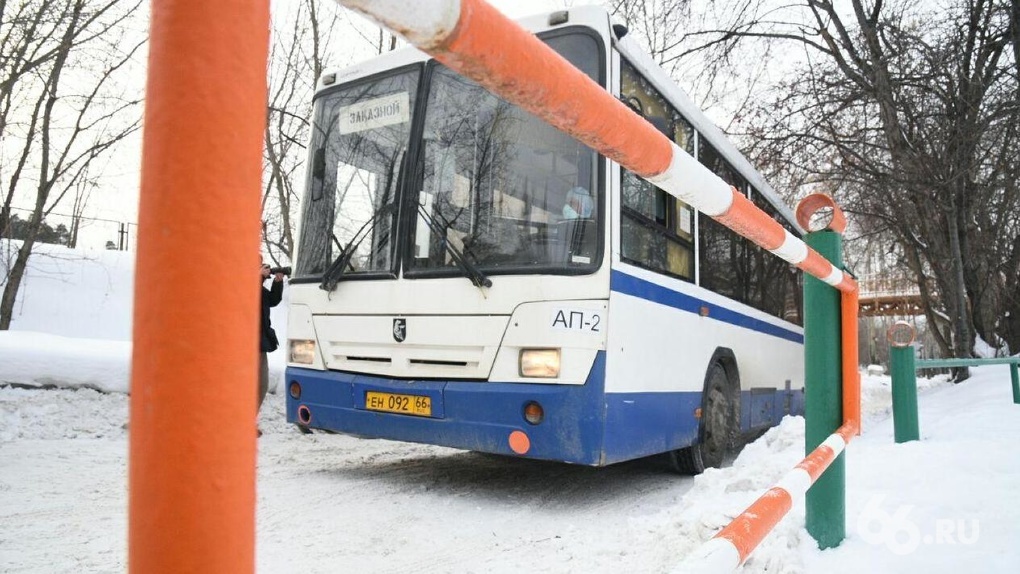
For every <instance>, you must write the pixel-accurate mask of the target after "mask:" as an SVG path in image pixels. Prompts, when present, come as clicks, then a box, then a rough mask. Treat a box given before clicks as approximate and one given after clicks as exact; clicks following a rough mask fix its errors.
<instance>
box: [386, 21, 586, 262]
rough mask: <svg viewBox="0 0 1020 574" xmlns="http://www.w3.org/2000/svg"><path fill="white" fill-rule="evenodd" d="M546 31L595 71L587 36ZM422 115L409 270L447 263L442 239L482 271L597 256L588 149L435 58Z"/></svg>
mask: <svg viewBox="0 0 1020 574" xmlns="http://www.w3.org/2000/svg"><path fill="white" fill-rule="evenodd" d="M546 41H547V43H548V44H549V45H550V46H551V47H552V48H553V49H555V50H557V51H558V52H560V53H561V54H562V55H564V56H565V57H566V58H567V59H568V60H570V61H571V62H572V63H573V64H574V65H575V66H577V67H578V68H580V69H581V70H583V71H585V72H587V73H588V74H589V75H590V76H591V77H592V78H593V79H595V80H596V81H598V77H599V74H598V65H599V57H598V54H599V51H598V47H597V45H596V43H595V40H594V38H592V37H590V36H587V35H582V34H571V35H565V36H557V37H553V38H549V39H547V40H546ZM424 121H425V126H424V132H423V146H424V150H423V154H422V155H423V165H422V166H421V167H420V168H419V169H421V170H422V185H421V187H420V188H419V190H418V202H417V203H418V205H417V208H416V210H417V217H416V219H415V226H414V230H413V232H412V238H413V245H412V250H413V254H412V257H411V258H410V261H409V262H408V264H407V265H406V267H407V271H408V274H409V275H412V276H413V275H414V274H415V273H416V272H417V273H425V272H431V273H435V272H436V271H437V270H444V269H454V270H455V269H456V265H457V264H456V262H455V260H454V257H452V256H451V254H450V253H449V250H447V249H445V248H444V243H445V242H449V243H451V244H452V245H454V246H455V247H457V248H458V249H459V250H460V251H461V252H462V253H463V255H464V257H465V258H466V259H467V260H468V261H470V262H472V263H473V264H475V265H476V266H478V267H479V268H480V269H482V270H484V271H486V272H488V273H493V272H496V273H499V272H504V273H505V272H515V271H516V272H522V271H527V270H529V269H536V268H557V269H564V268H568V269H586V268H587V269H590V268H592V266H593V265H595V264H597V260H596V258H597V255H598V251H599V250H598V247H599V241H598V237H599V226H598V224H597V222H598V221H599V219H600V218H599V204H600V202H599V198H598V193H597V192H598V189H597V186H596V185H595V183H596V180H595V165H596V161H595V158H596V156H595V153H594V152H593V151H592V150H591V149H589V148H588V147H586V146H584V145H582V144H581V143H579V142H577V141H576V140H574V139H573V138H571V137H570V136H568V135H566V134H564V133H562V132H560V131H558V130H556V129H555V128H553V127H551V126H550V125H548V124H546V123H545V122H543V121H541V120H540V119H538V118H537V117H535V116H533V115H531V114H529V113H528V112H525V111H523V110H521V109H520V108H518V107H516V106H513V105H511V104H509V103H507V102H505V101H504V100H502V99H500V98H497V97H496V96H493V95H492V94H490V93H489V92H488V91H486V90H485V89H484V88H482V87H481V86H479V85H478V84H475V83H474V82H472V81H471V80H468V79H465V78H463V77H461V76H459V75H457V74H456V73H454V72H452V71H450V70H449V69H447V68H446V67H443V66H438V65H437V67H436V69H435V72H434V74H433V76H432V84H431V88H430V90H429V96H428V101H427V105H426V112H425V120H424Z"/></svg>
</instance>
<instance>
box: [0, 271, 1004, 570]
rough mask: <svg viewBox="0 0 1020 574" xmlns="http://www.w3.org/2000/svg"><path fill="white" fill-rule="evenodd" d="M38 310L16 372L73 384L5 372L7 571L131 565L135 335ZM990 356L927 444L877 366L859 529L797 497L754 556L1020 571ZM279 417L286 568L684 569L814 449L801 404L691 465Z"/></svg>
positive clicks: (932, 385) (2, 365)
mask: <svg viewBox="0 0 1020 574" xmlns="http://www.w3.org/2000/svg"><path fill="white" fill-rule="evenodd" d="M96 259H101V257H97V258H94V260H96ZM90 264H91V263H90ZM37 284H45V282H37ZM65 288H66V285H65ZM51 296H56V295H54V294H51ZM85 307H86V308H87V309H92V308H93V307H94V306H88V305H86V306H85ZM24 308H25V309H26V312H25V313H26V314H28V312H29V311H28V310H29V309H30V306H28V305H26V306H25V307H24ZM42 308H45V306H42ZM68 312H71V311H68ZM110 317H111V315H110V314H106V315H99V316H96V317H94V318H93V319H91V320H93V321H104V320H112V319H111V318H110ZM20 320H21V321H23V323H22V324H23V325H31V329H32V330H46V331H47V333H48V334H40V333H33V332H30V330H29V329H22V330H20V331H17V330H16V331H12V332H9V333H0V382H5V381H6V382H13V383H17V384H18V385H22V386H36V387H38V386H40V385H46V386H50V387H56V388H47V389H39V388H33V389H26V388H17V387H13V386H9V385H8V386H0V572H12V573H17V572H76V573H77V572H122V571H124V570H125V569H126V529H127V516H126V510H127V506H126V504H127V497H126V486H127V474H126V470H127V467H126V453H127V444H128V443H127V441H128V432H129V431H128V428H127V425H126V422H127V421H126V417H127V412H128V408H127V405H128V397H127V395H126V394H124V392H123V391H124V390H126V389H127V382H126V376H125V375H124V373H127V372H128V367H127V360H128V356H129V355H130V351H129V345H130V344H129V343H128V342H125V341H116V340H107V341H97V340H95V339H83V338H80V335H76V334H73V333H67V332H64V331H61V327H62V326H61V325H59V324H57V325H52V326H48V325H47V324H46V321H45V320H42V319H35V318H32V317H26V316H22V318H21V319H20ZM274 322H275V319H274ZM17 326H18V323H16V324H15V327H17ZM103 330H104V331H106V332H116V331H117V330H116V329H114V328H111V327H109V326H107V327H103ZM127 331H129V329H127ZM54 334H55V335H54ZM56 335H63V336H56ZM104 373H105V375H104ZM974 374H975V376H974V377H973V378H972V379H971V380H969V381H967V382H965V383H963V384H960V385H949V384H947V383H945V382H939V381H926V380H922V382H921V384H920V386H921V392H920V396H919V402H920V405H921V412H920V425H921V441H919V442H914V443H908V444H902V445H896V444H894V442H893V438H892V435H893V431H892V421H891V419H890V418H889V379H888V377H881V376H868V377H866V378H865V380H864V401H865V402H864V412H865V417H866V421H865V433H864V435H863V436H861V437H859V438H857V439H856V440H855V441H854V442H853V443H851V445H850V446H849V448H848V459H847V479H848V489H847V491H848V498H847V539H846V541H845V542H844V543H843V544H842V545H841V546H840V547H839V548H836V549H832V550H827V551H824V552H822V551H819V550H818V549H817V548H816V547H815V546H814V543H813V541H812V539H811V538H810V536H809V535H808V534H807V532H806V531H805V530H804V527H803V525H804V507H803V501H798V503H797V504H796V505H795V506H794V509H793V510H792V511H791V513H790V515H789V516H788V517H787V518H786V519H785V520H784V521H783V522H781V523H780V524H779V526H778V527H777V528H776V529H775V531H774V532H773V533H772V534H771V535H770V536H769V538H767V539H766V541H765V542H764V543H763V544H762V546H760V547H759V549H758V550H757V551H756V552H755V553H754V554H753V555H752V558H751V559H750V560H749V561H748V563H747V564H746V565H745V567H744V568H743V570H742V571H743V572H756V573H757V572H769V573H800V572H805V573H814V572H826V573H828V572H846V573H851V572H852V573H854V574H859V573H860V572H887V573H912V572H916V573H930V572H936V573H938V572H959V571H969V572H981V573H985V572H1003V573H1015V572H1018V571H1020V547H1018V546H1017V544H1016V541H1017V540H1018V539H1020V491H1018V490H1017V488H1016V484H1017V483H1018V480H1020V456H1018V455H1017V454H1016V448H1015V446H1014V443H1015V442H1016V437H1018V436H1020V406H1017V405H1013V404H1012V399H1011V393H1010V384H1009V371H1008V368H1006V367H1005V366H997V367H985V368H980V369H975V370H974ZM118 377H120V378H121V379H123V380H121V379H118ZM96 388H98V389H107V390H109V391H114V392H98V391H96V390H94V389H96ZM118 391H119V392H118ZM261 428H262V429H263V431H265V435H264V436H263V437H262V438H261V439H260V440H259V458H258V508H257V528H258V532H257V564H258V568H259V571H261V572H269V573H277V572H323V573H326V572H330V573H332V572H412V571H414V572H520V571H529V572H586V573H587V572H606V573H609V572H614V573H615V572H621V571H632V572H638V573H644V572H649V573H656V572H670V571H672V570H673V569H674V568H675V566H676V565H677V563H678V562H679V560H680V558H682V557H683V556H684V555H685V554H687V553H689V552H690V551H691V550H693V549H694V548H695V547H696V546H697V545H698V544H699V543H701V542H702V541H704V540H707V539H708V538H710V537H711V536H712V535H713V534H714V533H715V532H716V531H717V530H718V529H719V528H721V527H722V526H723V525H724V524H726V523H727V522H728V521H729V520H730V519H731V518H732V517H733V516H735V515H736V514H738V513H739V512H740V511H742V510H743V509H744V508H745V507H746V506H747V505H748V504H750V503H751V502H752V501H753V500H754V499H755V498H756V497H757V496H758V495H759V494H761V493H762V492H763V491H764V490H766V489H767V488H768V487H769V486H771V485H772V484H773V483H774V482H775V481H776V480H777V479H778V478H779V477H780V476H781V475H782V474H783V473H785V472H786V471H787V470H789V469H790V468H791V467H792V466H793V465H794V464H796V463H797V462H798V461H799V460H800V459H801V458H802V456H803V440H804V439H803V431H804V424H803V419H801V418H787V419H785V420H784V422H783V424H782V425H780V427H778V428H776V429H773V430H772V431H770V432H769V433H767V434H766V435H765V436H764V437H762V438H761V439H759V440H758V441H756V442H755V443H753V444H751V445H749V446H748V447H747V448H745V449H744V451H743V453H742V454H741V455H740V456H739V457H737V458H736V460H735V461H734V462H733V463H732V465H731V466H729V467H728V468H724V469H721V470H714V471H709V472H706V473H705V474H704V475H701V476H699V477H697V478H690V477H678V476H675V475H672V474H670V473H669V472H667V471H666V469H665V466H664V464H663V461H661V460H656V459H649V460H642V461H636V462H632V463H626V464H622V465H617V466H612V467H608V468H604V469H592V468H584V467H574V466H568V465H561V464H554V463H543V462H536V461H528V460H517V459H510V458H502V457H496V456H489V455H482V454H475V453H465V452H460V451H455V450H450V449H444V448H440V447H430V446H422V445H412V444H404V443H395V442H390V441H382V440H363V439H356V438H352V437H345V436H340V435H328V434H315V435H311V436H306V435H302V434H300V433H298V432H297V431H296V430H295V429H293V428H292V427H290V426H288V425H287V424H286V423H285V421H284V419H283V399H282V397H280V396H279V395H270V397H269V398H268V399H267V403H266V405H265V406H264V407H263V417H262V421H261Z"/></svg>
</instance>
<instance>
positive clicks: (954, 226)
mask: <svg viewBox="0 0 1020 574" xmlns="http://www.w3.org/2000/svg"><path fill="white" fill-rule="evenodd" d="M955 211H956V210H954V213H948V214H946V219H947V221H948V222H949V249H950V256H951V257H952V258H953V281H952V284H953V299H954V301H955V302H956V313H954V314H953V339H954V341H953V349H954V351H955V352H954V354H955V355H956V356H957V357H959V358H966V357H970V356H971V354H972V353H971V348H972V347H973V346H974V345H973V344H972V343H973V341H972V340H971V337H970V330H969V329H968V328H967V326H968V321H967V317H968V316H969V315H970V313H968V312H967V293H966V284H965V283H964V281H963V253H962V251H961V249H960V228H959V224H958V222H957V220H956V217H957V214H956V213H955ZM968 378H970V369H969V368H967V367H959V368H957V369H953V379H954V380H955V381H957V382H960V381H964V380H966V379H968Z"/></svg>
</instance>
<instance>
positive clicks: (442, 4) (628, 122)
mask: <svg viewBox="0 0 1020 574" xmlns="http://www.w3.org/2000/svg"><path fill="white" fill-rule="evenodd" d="M339 1H340V3H341V4H343V5H344V6H346V7H348V8H351V9H353V10H356V11H358V12H361V13H362V14H364V15H366V16H367V17H369V18H371V19H372V20H375V21H376V22H378V23H379V24H381V25H383V26H385V27H387V28H389V29H390V30H392V31H394V32H396V33H398V34H400V35H401V36H403V37H404V38H406V39H407V40H408V41H409V42H411V43H412V44H414V45H415V46H416V47H418V48H419V49H421V50H423V51H424V52H427V53H429V54H431V55H432V56H433V57H435V58H436V59H437V60H439V61H440V62H442V63H443V64H445V65H446V66H448V67H449V68H451V69H453V70H454V71H456V72H458V73H459V74H461V75H462V76H465V77H468V78H471V79H472V80H474V81H476V82H478V83H479V84H481V85H483V86H485V87H486V88H487V89H488V90H489V91H491V92H492V93H494V94H497V95H499V96H500V97H502V98H504V99H505V100H507V101H509V102H511V103H513V104H515V105H517V106H519V107H521V108H523V109H525V110H527V111H529V112H531V113H532V114H534V115H536V116H538V117H540V118H542V119H543V120H545V121H546V122H547V123H549V124H550V125H553V126H555V127H556V128H558V129H559V130H561V131H563V132H565V133H567V134H570V135H571V136H573V137H574V138H576V139H577V140H578V141H581V142H582V143H584V144H586V145H587V146H589V147H591V148H592V149H595V150H596V151H598V152H599V153H601V154H602V155H604V156H605V157H608V158H609V159H612V160H614V161H616V162H617V163H619V164H620V165H622V166H623V167H625V168H627V169H628V170H630V171H632V172H634V173H636V174H637V175H639V176H641V177H643V178H644V179H646V180H647V181H649V182H651V183H653V184H654V185H656V186H658V187H660V188H662V189H664V190H665V191H666V192H667V193H669V194H671V195H673V196H674V197H676V198H678V199H680V200H681V201H684V202H686V203H687V204H689V205H691V206H692V207H694V208H695V209H697V210H699V211H701V212H702V213H705V214H707V215H709V216H711V217H712V218H713V219H715V220H716V221H719V222H720V223H722V224H723V225H725V226H727V227H729V228H730V229H732V230H733V231H735V232H737V233H739V234H740V235H742V236H743V237H746V238H748V239H750V240H751V241H753V242H754V243H756V244H757V245H759V246H761V247H762V248H764V249H767V250H768V251H770V252H772V253H774V254H775V255H777V256H779V257H780V258H782V259H784V260H786V261H787V262H789V263H791V264H793V265H795V266H797V267H798V268H800V269H802V270H803V271H804V272H806V273H809V274H811V275H813V276H814V277H817V278H818V279H820V280H822V281H824V282H826V283H828V284H829V285H832V286H833V287H835V288H836V289H839V290H840V291H842V292H843V295H844V296H843V301H842V305H843V323H844V325H843V329H844V339H843V351H842V353H843V357H842V360H843V377H844V425H843V426H842V427H840V429H839V430H838V431H837V433H836V434H833V435H832V436H830V437H829V438H828V439H827V440H826V441H825V443H823V444H822V445H821V446H819V447H818V448H817V449H816V450H815V451H814V452H812V453H811V454H810V455H809V456H808V457H807V458H805V459H804V461H803V462H801V463H800V464H799V465H797V468H795V469H794V470H793V471H791V472H790V473H789V474H788V475H787V476H786V477H784V478H783V480H781V481H780V483H779V485H778V486H776V487H775V488H773V489H772V490H770V491H768V492H767V493H765V495H763V496H762V497H761V499H759V500H758V502H756V503H755V504H754V505H752V506H751V508H749V509H748V510H747V511H746V512H745V513H744V514H743V515H741V516H740V517H738V518H737V519H736V520H735V521H734V522H733V523H732V524H730V525H729V526H727V527H726V528H724V529H723V530H722V531H721V532H720V533H719V535H718V536H716V537H715V538H713V539H712V541H710V542H709V543H708V544H706V546H705V548H703V549H702V550H703V552H700V553H699V556H702V558H703V559H705V560H707V561H708V563H711V564H714V565H715V566H716V568H715V569H712V570H709V571H726V570H727V569H729V570H732V569H733V568H735V567H736V566H737V565H739V564H740V563H742V562H743V560H744V559H745V558H746V557H747V554H748V553H750V551H751V550H752V549H754V548H755V547H756V546H757V545H758V543H760V542H761V540H762V538H764V536H765V535H766V534H767V533H768V531H769V530H770V529H771V528H772V527H773V526H775V524H776V523H777V522H779V520H780V519H781V518H782V517H783V516H784V515H785V514H786V512H787V511H788V510H789V509H790V506H791V504H792V500H793V497H794V496H803V495H804V493H805V492H806V491H807V489H808V487H810V485H811V484H812V483H813V482H814V480H815V479H816V478H817V477H818V475H820V474H821V473H822V471H823V470H825V468H827V467H828V466H829V464H831V462H832V460H834V459H835V457H836V456H837V455H838V454H839V453H840V452H842V451H843V449H844V448H845V446H846V443H847V442H849V440H850V438H851V437H852V436H853V435H855V434H856V433H857V432H858V430H859V428H860V407H859V396H860V395H859V381H858V379H857V343H856V341H857V337H856V329H857V321H856V312H857V283H856V281H854V280H853V278H852V277H850V276H849V275H847V274H844V273H843V271H842V270H840V269H837V268H836V267H835V266H833V265H832V264H831V263H830V262H829V261H827V260H826V259H825V258H824V257H822V256H821V255H820V254H819V253H818V252H817V251H815V250H813V249H811V248H809V247H808V246H807V244H805V243H804V242H803V241H802V240H801V239H800V238H798V237H795V236H794V235H792V234H791V233H790V232H788V231H787V230H786V229H784V228H783V226H782V225H780V224H779V222H777V221H775V220H774V219H772V218H771V217H770V216H769V215H768V214H766V213H765V212H763V211H762V210H760V209H758V208H757V207H755V206H754V204H753V203H751V201H749V200H748V199H747V198H746V197H745V196H744V195H743V194H742V193H740V192H739V191H738V190H736V189H735V188H733V187H731V186H730V185H729V184H728V183H726V182H725V181H723V180H722V178H720V177H719V176H717V175H716V174H714V173H712V171H711V170H709V169H708V168H706V167H705V166H703V165H701V164H700V163H698V161H697V160H696V159H695V158H694V157H692V156H691V155H690V154H688V153H687V152H685V151H684V150H682V149H681V148H680V147H679V146H677V145H676V144H675V143H673V142H672V141H670V140H669V138H667V137H666V136H664V135H663V134H662V133H661V132H659V131H658V130H657V129H656V128H655V127H653V126H652V125H651V124H650V123H648V122H647V121H645V120H644V118H642V117H640V116H639V115H637V114H636V113H634V112H633V111H632V110H631V109H630V108H628V107H627V106H625V105H624V104H623V103H622V102H620V101H619V100H617V99H616V98H615V97H613V96H612V94H610V93H609V92H607V91H606V90H604V89H603V88H602V87H601V86H599V85H598V84H596V83H595V82H593V81H592V80H591V79H590V78H588V77H587V76H586V75H584V74H583V73H582V72H581V71H579V70H577V69H576V68H574V67H573V66H572V65H571V64H570V63H569V62H567V61H566V60H564V59H563V58H562V57H561V56H560V55H559V54H557V53H556V52H555V51H553V50H552V49H551V48H549V47H548V46H546V45H545V44H543V43H542V42H541V41H540V40H539V39H538V38H537V37H535V36H534V35H533V34H531V33H529V32H528V31H526V30H524V29H523V28H521V27H520V26H519V25H518V24H516V23H515V22H513V21H512V20H510V19H508V18H507V17H506V16H504V15H503V14H501V13H500V12H499V11H498V10H496V9H495V8H493V7H492V6H490V5H489V4H487V3H486V2H485V1H484V0H418V1H415V2H407V1H403V0H339ZM809 199H810V201H806V202H802V203H801V207H800V208H798V220H800V221H801V226H802V227H804V228H805V229H807V225H806V221H804V220H802V219H801V217H800V215H801V211H802V210H803V212H804V213H805V214H806V216H810V215H811V214H812V213H814V212H815V211H817V210H818V209H820V208H822V207H832V208H833V209H834V212H833V217H832V221H830V222H829V224H828V227H829V228H831V229H833V230H835V231H837V232H841V231H842V228H843V226H845V220H844V219H843V218H842V214H838V213H836V212H838V210H836V209H835V206H834V204H832V200H831V199H828V198H827V197H826V196H812V197H811V198H809ZM851 317H852V320H851V319H850V318H851Z"/></svg>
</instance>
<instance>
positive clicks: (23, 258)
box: [0, 221, 38, 331]
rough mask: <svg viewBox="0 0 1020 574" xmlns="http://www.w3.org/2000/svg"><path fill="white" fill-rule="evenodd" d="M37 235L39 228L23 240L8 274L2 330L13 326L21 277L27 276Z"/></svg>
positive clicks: (0, 311) (0, 304)
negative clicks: (26, 272)
mask: <svg viewBox="0 0 1020 574" xmlns="http://www.w3.org/2000/svg"><path fill="white" fill-rule="evenodd" d="M33 223H34V221H33ZM36 235H38V229H36V233H30V234H29V235H28V237H26V238H25V240H24V242H22V244H21V247H20V248H19V249H18V256H17V258H15V260H14V266H12V267H11V270H10V272H9V273H8V274H7V284H6V285H4V294H3V298H2V299H0V331H7V330H9V329H10V328H11V320H12V319H13V317H14V302H15V301H16V300H17V298H18V291H19V289H20V287H21V279H22V278H23V277H24V276H25V269H26V268H27V267H28V258H29V256H31V255H32V246H33V245H34V244H35V237H36Z"/></svg>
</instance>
